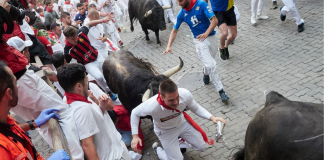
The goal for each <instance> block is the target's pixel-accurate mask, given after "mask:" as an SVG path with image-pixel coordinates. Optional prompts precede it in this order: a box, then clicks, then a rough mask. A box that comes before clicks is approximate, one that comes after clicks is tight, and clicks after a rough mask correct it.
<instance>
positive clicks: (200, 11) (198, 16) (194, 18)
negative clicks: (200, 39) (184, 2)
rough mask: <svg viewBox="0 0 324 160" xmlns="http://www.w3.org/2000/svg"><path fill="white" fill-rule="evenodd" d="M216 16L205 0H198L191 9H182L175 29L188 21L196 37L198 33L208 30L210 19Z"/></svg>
mask: <svg viewBox="0 0 324 160" xmlns="http://www.w3.org/2000/svg"><path fill="white" fill-rule="evenodd" d="M214 16H215V14H214V12H213V11H212V10H211V8H210V7H209V6H208V4H207V3H206V2H205V1H203V0H197V2H196V4H195V5H194V7H193V8H192V9H191V10H190V11H186V10H184V9H181V11H180V12H179V14H178V17H177V24H175V25H174V27H173V28H174V29H176V30H178V29H179V27H180V25H181V23H182V22H186V23H187V24H188V26H189V28H190V30H191V32H192V34H193V35H194V38H196V37H197V36H198V35H200V34H203V33H205V32H206V31H207V29H208V27H209V25H210V21H209V20H210V19H211V18H213V17H214ZM215 33H216V31H212V32H211V33H210V34H209V35H208V36H212V35H214V34H215Z"/></svg>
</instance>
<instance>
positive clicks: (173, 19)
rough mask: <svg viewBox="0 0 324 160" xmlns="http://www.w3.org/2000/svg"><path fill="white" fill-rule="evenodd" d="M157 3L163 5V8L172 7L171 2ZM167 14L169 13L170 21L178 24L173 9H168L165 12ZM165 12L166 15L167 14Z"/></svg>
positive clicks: (162, 0)
mask: <svg viewBox="0 0 324 160" xmlns="http://www.w3.org/2000/svg"><path fill="white" fill-rule="evenodd" d="M157 2H158V3H159V4H160V5H161V6H171V0H157ZM165 12H166V13H167V15H168V17H169V19H170V21H171V22H172V23H173V24H176V19H175V18H174V15H173V12H172V9H167V10H165ZM165 12H164V13H165Z"/></svg>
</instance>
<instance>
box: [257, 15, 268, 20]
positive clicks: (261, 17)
mask: <svg viewBox="0 0 324 160" xmlns="http://www.w3.org/2000/svg"><path fill="white" fill-rule="evenodd" d="M268 18H269V17H268V16H263V15H260V16H257V19H260V20H265V19H268Z"/></svg>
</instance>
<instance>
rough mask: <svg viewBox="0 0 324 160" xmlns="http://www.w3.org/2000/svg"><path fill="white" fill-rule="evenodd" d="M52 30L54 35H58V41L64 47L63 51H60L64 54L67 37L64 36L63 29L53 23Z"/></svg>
mask: <svg viewBox="0 0 324 160" xmlns="http://www.w3.org/2000/svg"><path fill="white" fill-rule="evenodd" d="M50 29H51V33H54V34H55V35H56V37H57V41H58V42H59V44H60V45H61V46H62V50H60V51H62V52H63V51H64V47H65V42H64V40H65V36H64V34H63V32H62V27H61V26H60V25H59V24H57V23H52V24H51V28H50ZM54 52H55V51H54Z"/></svg>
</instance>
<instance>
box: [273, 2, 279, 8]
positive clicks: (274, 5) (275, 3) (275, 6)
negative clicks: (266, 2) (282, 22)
mask: <svg viewBox="0 0 324 160" xmlns="http://www.w3.org/2000/svg"><path fill="white" fill-rule="evenodd" d="M272 8H273V9H277V8H278V6H277V1H273V2H272Z"/></svg>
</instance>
